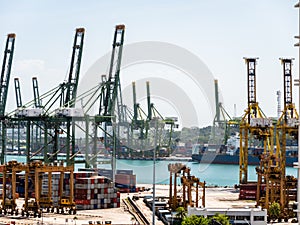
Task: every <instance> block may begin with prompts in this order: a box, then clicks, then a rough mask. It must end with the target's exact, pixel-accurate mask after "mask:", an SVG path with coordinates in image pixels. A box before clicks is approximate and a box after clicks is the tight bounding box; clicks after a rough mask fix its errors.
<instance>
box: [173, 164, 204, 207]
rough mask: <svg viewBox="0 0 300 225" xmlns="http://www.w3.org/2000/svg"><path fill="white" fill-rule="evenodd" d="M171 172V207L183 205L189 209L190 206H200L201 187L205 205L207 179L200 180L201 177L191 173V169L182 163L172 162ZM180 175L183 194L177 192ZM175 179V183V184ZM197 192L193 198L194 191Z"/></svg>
mask: <svg viewBox="0 0 300 225" xmlns="http://www.w3.org/2000/svg"><path fill="white" fill-rule="evenodd" d="M168 171H169V172H170V188H169V207H170V208H171V209H172V210H176V209H177V208H178V207H180V206H182V207H184V208H185V209H187V207H188V206H192V207H194V206H195V207H198V206H199V204H198V202H199V187H201V188H202V196H201V198H202V206H203V207H205V184H206V183H205V181H204V182H200V179H199V178H197V177H195V176H192V175H191V174H190V171H191V169H190V168H189V167H187V166H186V165H185V164H182V163H174V164H172V163H170V164H169V165H168ZM178 177H180V180H181V184H182V196H179V195H178V194H177V193H178V191H177V178H178ZM173 180H174V185H173ZM193 191H195V192H196V196H195V199H194V200H193V196H192V192H193Z"/></svg>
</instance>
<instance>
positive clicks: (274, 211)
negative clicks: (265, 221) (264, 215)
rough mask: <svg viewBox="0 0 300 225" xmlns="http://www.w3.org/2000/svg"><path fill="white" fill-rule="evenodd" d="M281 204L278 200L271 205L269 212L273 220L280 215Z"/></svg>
mask: <svg viewBox="0 0 300 225" xmlns="http://www.w3.org/2000/svg"><path fill="white" fill-rule="evenodd" d="M280 213H281V212H280V204H279V203H278V202H273V203H272V204H271V205H270V206H269V210H268V214H269V217H270V219H271V220H276V219H278V218H279V216H280Z"/></svg>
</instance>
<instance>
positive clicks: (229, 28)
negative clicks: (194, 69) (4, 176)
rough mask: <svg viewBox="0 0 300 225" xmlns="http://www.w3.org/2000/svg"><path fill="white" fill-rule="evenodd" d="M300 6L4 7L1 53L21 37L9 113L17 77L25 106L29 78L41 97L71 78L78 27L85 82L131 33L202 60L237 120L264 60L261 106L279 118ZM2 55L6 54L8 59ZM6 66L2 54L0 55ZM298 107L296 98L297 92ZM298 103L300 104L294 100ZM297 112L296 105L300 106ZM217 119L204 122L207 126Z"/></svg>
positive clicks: (276, 2) (272, 1)
mask: <svg viewBox="0 0 300 225" xmlns="http://www.w3.org/2000/svg"><path fill="white" fill-rule="evenodd" d="M295 3H296V1H295V2H294V1H287V0H263V1H261V0H252V1H246V0H228V1H221V0H215V1H209V0H200V1H176V0H175V1H168V0H167V1H151V2H150V1H135V0H133V1H96V0H87V1H71V0H65V1H58V0H57V1H54V0H44V1H34V0H23V1H22V0H19V1H16V0H10V1H4V0H0V5H1V7H0V21H1V22H0V23H1V26H0V37H1V39H0V46H1V49H2V50H3V49H4V42H5V39H6V35H7V34H8V33H11V32H14V33H16V35H17V38H16V49H15V57H14V67H13V71H12V75H11V86H10V92H9V104H8V109H9V108H13V107H15V97H14V92H13V91H14V89H13V86H12V84H13V82H12V80H13V77H19V78H20V81H21V89H22V95H23V98H24V101H26V100H27V101H28V100H29V99H31V98H32V97H31V96H32V91H31V77H32V76H38V79H39V84H40V89H41V92H43V91H46V90H49V89H50V88H52V87H54V86H57V85H58V84H59V83H61V82H62V81H63V80H64V79H65V76H66V73H67V70H68V66H69V62H70V55H71V46H72V42H73V36H74V31H75V28H76V27H84V28H85V29H86V36H85V45H84V53H83V59H82V70H81V72H82V73H81V74H84V73H85V72H86V71H87V70H88V68H89V67H90V66H91V65H92V64H93V63H94V62H95V61H96V60H97V59H98V58H99V57H101V56H102V55H103V54H105V53H107V52H108V51H109V50H110V49H111V43H112V36H113V31H114V26H115V25H116V24H120V23H123V24H125V25H126V34H125V43H127V44H130V43H135V42H140V41H162V42H168V43H171V44H175V45H178V46H180V47H183V48H185V49H187V50H189V51H191V52H192V53H194V54H195V55H197V56H198V57H199V58H200V59H201V60H202V61H203V62H204V63H205V64H206V65H207V66H208V68H209V69H210V70H211V72H212V73H213V75H214V77H215V78H217V79H218V80H219V86H220V89H221V91H222V96H223V100H224V105H225V108H226V110H227V111H228V112H229V113H230V114H231V115H232V116H233V114H234V110H233V108H234V107H233V106H234V104H236V108H237V116H240V115H241V114H242V113H243V110H244V109H245V108H246V104H247V102H246V99H247V96H246V95H247V92H246V87H247V86H246V85H247V84H246V66H245V64H244V61H243V59H242V58H243V57H245V56H246V57H259V58H260V59H259V61H258V65H257V100H258V102H259V104H260V106H261V108H262V109H263V111H264V112H265V113H266V114H267V116H276V112H277V102H276V91H277V90H282V89H283V84H282V81H283V77H282V67H281V65H280V62H279V60H278V59H279V58H280V57H293V58H296V60H295V63H294V67H293V71H294V73H293V74H294V78H296V77H297V76H298V50H297V48H295V47H293V45H294V43H295V42H296V40H295V39H294V38H293V37H294V36H295V35H296V34H297V33H298V10H297V9H295V8H294V4H295ZM2 50H1V52H3V51H2ZM0 57H1V60H2V58H3V53H2V54H1V55H0ZM293 94H294V102H298V97H297V96H298V91H297V90H295V89H294V91H293ZM296 95H297V96H296ZM297 105H298V104H297ZM210 119H211V118H207V119H206V118H203V125H205V124H207V123H208V122H209V120H210Z"/></svg>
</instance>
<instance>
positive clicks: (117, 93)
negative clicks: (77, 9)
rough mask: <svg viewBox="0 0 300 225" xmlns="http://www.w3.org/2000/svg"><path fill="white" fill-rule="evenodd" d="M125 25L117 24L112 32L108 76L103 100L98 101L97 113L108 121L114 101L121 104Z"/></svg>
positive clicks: (113, 108)
mask: <svg viewBox="0 0 300 225" xmlns="http://www.w3.org/2000/svg"><path fill="white" fill-rule="evenodd" d="M124 33H125V25H117V26H116V29H115V33H114V40H113V49H112V54H111V61H110V68H109V76H108V80H107V82H106V87H105V93H104V98H103V101H102V102H100V108H99V115H101V116H104V118H107V119H108V121H110V120H111V117H112V116H113V115H114V110H115V103H116V100H117V101H118V106H122V104H123V103H122V96H121V85H120V77H119V76H120V67H121V59H122V50H123V42H124Z"/></svg>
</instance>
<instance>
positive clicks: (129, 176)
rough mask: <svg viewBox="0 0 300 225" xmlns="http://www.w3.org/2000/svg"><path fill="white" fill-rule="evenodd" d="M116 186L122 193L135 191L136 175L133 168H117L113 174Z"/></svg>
mask: <svg viewBox="0 0 300 225" xmlns="http://www.w3.org/2000/svg"><path fill="white" fill-rule="evenodd" d="M115 182H116V184H115V185H116V187H117V188H118V189H119V191H120V192H122V193H129V192H136V191H137V188H136V175H135V174H133V170H117V174H116V175H115Z"/></svg>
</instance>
